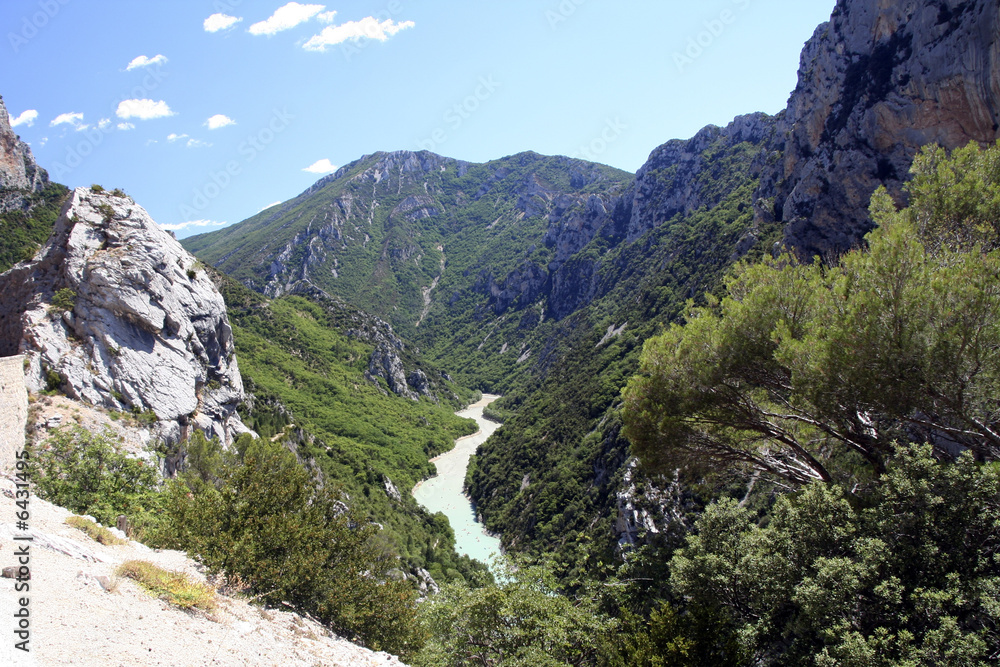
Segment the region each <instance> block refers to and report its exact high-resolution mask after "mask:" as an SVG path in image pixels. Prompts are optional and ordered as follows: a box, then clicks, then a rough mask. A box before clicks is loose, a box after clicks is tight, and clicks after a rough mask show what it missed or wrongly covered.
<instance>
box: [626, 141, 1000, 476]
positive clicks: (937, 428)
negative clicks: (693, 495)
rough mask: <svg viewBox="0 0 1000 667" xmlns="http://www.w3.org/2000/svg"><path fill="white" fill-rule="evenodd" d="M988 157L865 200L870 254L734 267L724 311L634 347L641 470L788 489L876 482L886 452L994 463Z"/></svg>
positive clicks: (928, 172)
mask: <svg viewBox="0 0 1000 667" xmlns="http://www.w3.org/2000/svg"><path fill="white" fill-rule="evenodd" d="M997 153H1000V146H998V147H996V148H994V149H992V150H991V151H989V152H987V153H985V154H983V153H980V151H979V149H978V147H975V146H974V145H973V146H971V147H970V148H967V149H964V150H961V151H958V152H957V154H956V156H955V158H954V161H953V162H952V163H951V164H950V165H948V163H946V165H944V166H943V165H942V164H941V162H940V159H941V158H940V152H939V151H937V150H930V151H927V152H925V153H924V154H923V155H921V156H920V157H918V159H917V160H916V162H915V164H914V167H913V171H914V175H915V178H914V181H913V183H912V184H911V185H910V186H909V188H908V189H909V191H910V194H911V196H912V199H913V204H912V205H911V206H910V207H909V208H907V209H906V210H904V211H900V212H897V211H896V209H895V207H894V206H893V203H892V200H891V199H890V198H889V196H888V195H887V194H886V193H885V191H884V190H881V191H879V192H877V193H876V194H875V196H874V197H873V199H872V214H873V217H874V219H875V220H876V222H878V223H879V227H878V228H877V229H875V230H874V231H873V232H871V233H870V234H869V235H868V237H867V240H868V248H866V249H864V250H857V251H853V252H849V253H847V254H846V255H845V256H844V257H843V258H841V260H840V262H839V263H838V264H837V265H835V266H830V267H824V266H822V265H820V264H819V263H813V264H799V263H797V262H795V261H793V260H792V258H790V257H788V256H782V257H779V258H776V259H772V260H769V261H766V262H762V263H759V264H747V263H743V264H741V265H739V266H738V267H737V269H736V270H735V271H734V272H733V273H732V274H731V275H730V277H729V278H727V280H726V285H725V286H726V295H725V296H724V297H723V298H722V299H721V301H719V300H713V302H712V303H711V304H710V305H709V306H707V307H700V308H699V307H693V306H691V307H689V308H688V310H687V313H686V323H685V324H684V325H679V324H675V325H673V326H672V327H671V328H670V330H669V331H668V332H666V333H665V334H664V335H662V336H659V337H657V338H654V339H652V340H651V341H649V342H647V344H646V346H645V349H644V351H643V357H642V366H641V374H640V375H639V376H638V377H636V378H634V379H633V380H632V381H631V382H630V384H629V387H628V390H627V391H626V393H625V398H626V425H627V433H628V435H629V437H630V438H631V440H632V442H633V443H634V444H635V446H636V451H637V452H638V453H639V455H640V456H642V457H643V459H644V461H645V462H646V463H647V464H649V465H652V466H654V467H657V468H660V469H666V470H672V469H673V468H675V467H678V466H682V467H683V466H696V465H699V464H705V463H709V464H718V463H733V464H740V465H747V466H750V467H753V468H755V469H757V470H759V471H761V472H765V473H767V474H770V475H773V476H775V477H777V478H781V479H783V480H785V481H786V482H788V483H791V484H800V483H803V482H807V481H809V480H813V479H817V480H823V481H831V480H832V479H834V477H835V476H836V475H837V474H838V472H837V470H838V469H839V471H840V473H839V474H847V475H849V476H853V475H856V474H858V471H857V468H858V466H860V465H865V466H867V467H869V468H870V472H871V474H879V473H881V472H882V471H883V470H884V466H885V461H886V459H887V458H888V457H889V456H891V455H892V452H893V446H892V443H893V442H894V441H895V440H897V439H899V440H908V439H912V440H916V441H925V440H926V441H929V442H931V443H932V444H933V445H934V446H935V448H936V449H938V450H939V451H940V453H941V454H942V455H948V454H954V453H956V452H957V451H961V450H963V449H969V450H971V451H973V452H974V453H976V454H977V455H978V456H979V457H981V458H996V457H997V455H998V454H1000V436H998V432H1000V408H998V406H997V403H996V396H997V395H998V393H1000V281H998V280H997V276H998V275H1000V251H996V250H991V251H987V250H988V249H989V248H990V247H992V246H993V245H995V243H996V239H994V238H992V237H990V236H989V233H990V230H991V229H992V228H990V227H987V226H985V224H984V223H983V222H982V220H983V219H984V218H983V214H982V212H981V211H980V208H981V207H980V206H979V205H978V204H977V202H979V201H980V199H982V200H985V201H987V202H991V201H994V200H997V199H1000V169H997V167H996V164H997V158H996V154H997ZM972 162H975V163H976V164H975V165H973V164H969V163H972ZM955 165H961V166H962V167H963V169H962V170H961V171H956V170H955ZM976 165H978V167H977V166H976ZM966 169H968V170H966ZM956 179H958V181H959V182H958V183H955V182H954V181H955V180H956ZM966 181H973V183H974V185H973V187H962V186H963V185H964V184H965V183H966ZM969 197H972V198H973V200H972V201H967V200H968V198H969ZM988 214H989V212H987V214H986V215H987V217H988ZM929 221H933V222H929ZM942 230H946V231H942ZM973 237H975V241H972V240H969V239H972V238H973ZM950 239H956V241H955V242H952V241H951V240H950ZM984 242H985V245H984Z"/></svg>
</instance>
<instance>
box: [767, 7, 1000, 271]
mask: <svg viewBox="0 0 1000 667" xmlns="http://www.w3.org/2000/svg"><path fill="white" fill-rule="evenodd" d="M779 138H780V140H781V142H782V144H783V157H782V159H781V160H780V161H778V162H776V163H775V164H774V166H773V168H772V169H771V170H770V171H769V173H768V174H767V175H766V176H765V177H764V179H763V180H762V186H761V189H760V191H759V192H758V193H757V198H758V199H763V200H765V201H766V202H768V203H769V204H770V205H769V206H765V207H763V209H762V210H761V211H760V212H759V216H758V217H759V218H771V217H773V218H774V219H776V220H778V221H779V222H782V223H783V224H784V226H785V241H786V243H788V244H789V245H791V246H793V247H795V248H797V249H798V250H799V251H800V252H801V253H802V254H803V255H806V256H811V255H813V254H819V255H822V254H824V253H827V252H841V251H844V250H846V249H848V248H851V247H854V246H856V245H857V244H858V243H860V242H861V238H862V236H863V235H864V234H865V233H866V232H868V231H869V230H870V229H871V227H872V223H871V220H870V218H869V217H868V200H869V198H870V197H871V194H872V192H873V191H874V190H875V188H876V187H877V186H878V185H881V184H884V185H886V186H887V187H888V188H889V190H890V192H892V193H893V194H894V195H895V196H896V197H897V198H899V197H901V189H900V186H901V185H902V182H903V181H904V180H905V179H906V176H907V171H908V170H909V168H910V164H911V163H912V161H913V156H914V155H915V154H916V153H917V150H918V149H919V148H920V147H921V146H924V145H926V144H929V143H937V144H940V145H942V146H944V147H946V148H949V149H951V148H956V147H958V146H964V145H965V144H967V143H968V142H970V141H978V142H980V143H992V142H994V141H996V140H997V139H998V138H1000V6H998V5H997V3H996V2H995V1H994V0H935V1H930V0H922V1H920V2H907V3H898V2H876V1H875V0H839V2H838V3H837V6H836V8H835V9H834V11H833V15H832V17H831V19H830V21H829V22H828V23H824V24H823V25H821V26H819V27H818V28H817V29H816V32H815V34H814V35H813V37H812V39H810V40H809V42H808V43H807V44H806V46H805V48H804V49H803V51H802V58H801V64H800V66H799V79H798V85H797V86H796V88H795V90H794V91H793V92H792V95H791V98H790V99H789V101H788V109H787V111H786V113H785V115H784V118H783V119H782V121H781V124H780V127H779Z"/></svg>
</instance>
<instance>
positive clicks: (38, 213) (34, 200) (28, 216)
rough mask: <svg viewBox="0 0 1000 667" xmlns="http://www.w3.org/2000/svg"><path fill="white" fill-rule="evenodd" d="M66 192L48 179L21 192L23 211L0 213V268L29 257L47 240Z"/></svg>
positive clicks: (3, 268)
mask: <svg viewBox="0 0 1000 667" xmlns="http://www.w3.org/2000/svg"><path fill="white" fill-rule="evenodd" d="M68 195H69V190H68V189H67V188H66V186H64V185H59V184H58V183H49V184H48V185H46V186H45V188H44V189H43V190H42V191H41V192H37V193H25V194H24V198H25V201H26V204H27V206H28V207H29V211H28V212H27V213H25V212H24V211H22V210H15V211H8V212H7V213H3V214H0V272H3V271H6V270H7V269H9V268H10V267H12V266H14V265H15V264H17V263H18V262H20V261H23V260H26V259H31V257H32V256H33V255H34V254H35V252H36V251H37V250H38V249H39V248H40V247H41V246H42V244H43V243H45V241H47V240H48V238H49V235H50V234H52V229H53V227H54V226H55V223H56V219H57V218H58V217H59V209H60V208H61V207H62V204H63V202H64V201H65V200H66V197H67V196H68Z"/></svg>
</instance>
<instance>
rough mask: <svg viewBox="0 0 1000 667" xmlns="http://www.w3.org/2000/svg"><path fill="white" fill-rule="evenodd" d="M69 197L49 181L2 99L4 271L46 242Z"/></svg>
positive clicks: (0, 258)
mask: <svg viewBox="0 0 1000 667" xmlns="http://www.w3.org/2000/svg"><path fill="white" fill-rule="evenodd" d="M66 196H67V189H66V188H65V187H64V186H62V185H59V184H58V183H50V182H49V175H48V174H47V173H46V171H45V170H44V169H42V168H41V167H39V166H38V165H37V164H36V163H35V158H34V156H32V154H31V148H30V147H29V146H28V145H27V144H26V143H24V142H23V141H21V139H20V137H18V136H17V134H15V132H14V129H13V128H12V127H11V126H10V115H9V114H8V113H7V107H6V106H4V103H3V98H2V97H0V271H6V270H7V269H9V268H10V267H12V266H13V265H14V264H15V263H17V262H19V261H21V260H22V259H28V258H30V257H31V256H32V255H34V254H35V251H36V250H38V248H39V247H41V245H42V244H43V243H45V240H46V239H48V237H49V234H50V233H51V232H52V227H53V226H54V225H55V221H56V218H57V217H58V215H59V208H60V207H61V206H62V202H63V200H64V199H65V198H66Z"/></svg>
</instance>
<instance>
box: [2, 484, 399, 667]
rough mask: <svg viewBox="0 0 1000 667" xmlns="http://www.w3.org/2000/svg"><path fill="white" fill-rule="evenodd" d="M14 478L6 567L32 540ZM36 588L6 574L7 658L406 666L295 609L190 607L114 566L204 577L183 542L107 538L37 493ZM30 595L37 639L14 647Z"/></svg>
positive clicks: (6, 523) (229, 602)
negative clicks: (18, 618) (18, 617)
mask: <svg viewBox="0 0 1000 667" xmlns="http://www.w3.org/2000/svg"><path fill="white" fill-rule="evenodd" d="M14 491H15V484H14V482H13V481H12V480H10V479H6V478H4V479H0V494H2V495H0V566H3V567H8V566H13V565H16V564H17V558H16V556H15V555H14V551H15V548H16V547H17V546H19V545H22V544H25V543H24V542H18V541H15V540H14V539H13V537H14V536H15V535H22V534H23V533H22V532H21V531H18V530H17V529H16V526H15V521H16V517H15V515H14V513H15V511H17V507H16V506H15V498H14ZM30 514H31V516H30V519H29V522H28V523H29V525H30V530H31V533H32V535H33V537H34V539H33V541H32V542H30V545H31V546H30V568H31V581H30V587H31V588H30V591H29V592H27V593H24V592H17V591H15V586H16V585H17V581H16V580H15V579H10V578H0V616H2V617H3V618H4V619H5V620H4V621H3V624H2V628H0V630H2V631H0V664H9V665H88V666H93V667H98V666H99V667H108V666H113V665H129V666H132V665H185V666H188V665H231V666H234V667H235V666H237V665H310V666H312V665H362V666H375V665H379V666H382V665H384V666H393V665H395V666H399V665H402V663H401V662H400V661H399V660H398V659H397V658H395V657H394V656H391V655H389V654H386V653H375V652H372V651H369V650H367V649H363V648H361V647H359V646H356V645H354V644H352V643H350V642H348V641H346V640H344V639H341V638H339V637H336V636H334V635H332V634H331V633H330V632H329V631H327V630H326V629H324V628H323V627H322V626H321V625H319V624H318V623H315V622H313V621H311V620H310V619H308V618H304V617H302V616H299V615H298V614H295V613H292V612H290V611H285V610H278V609H264V608H262V607H260V606H255V605H254V604H251V603H250V602H249V601H248V600H246V599H243V598H240V597H230V596H225V595H219V597H218V606H217V609H216V610H215V611H213V612H211V613H202V612H197V613H191V612H186V611H182V610H180V609H178V608H176V607H173V606H171V605H169V604H168V603H166V602H164V601H163V600H160V599H157V598H155V597H153V596H151V595H150V594H149V593H147V592H146V591H145V590H143V589H142V588H140V587H139V586H138V584H136V583H135V582H133V581H132V580H130V579H126V578H122V577H118V576H117V575H116V574H115V569H116V568H117V566H118V565H119V564H120V563H122V562H124V561H127V560H133V559H139V560H147V561H150V562H152V563H154V564H156V565H159V566H160V567H163V568H166V569H170V570H178V571H183V572H186V573H187V574H189V575H190V576H191V577H194V578H196V579H198V580H201V581H204V580H205V576H204V574H203V573H202V572H201V570H200V569H199V567H198V565H197V564H196V563H195V562H194V561H192V560H191V559H190V558H188V557H187V556H186V554H184V553H182V552H179V551H166V550H163V551H160V550H152V549H150V548H148V547H146V546H145V545H142V544H140V543H138V542H135V541H131V542H129V543H128V544H126V545H118V546H104V545H101V544H98V543H97V542H95V541H93V540H92V539H91V538H89V537H88V536H87V535H85V534H84V533H83V532H81V531H79V530H77V529H75V528H72V527H70V526H68V525H66V524H65V519H66V518H67V517H69V516H72V513H71V512H69V511H68V510H65V509H63V508H61V507H57V506H55V505H53V504H51V503H48V502H46V501H44V500H41V499H40V498H37V497H32V498H31V499H30ZM24 596H27V597H28V598H29V599H30V603H29V605H28V608H29V611H30V619H31V625H30V628H31V629H30V632H31V636H30V648H31V652H30V653H28V654H23V653H22V652H21V651H17V650H15V649H14V643H15V641H17V640H16V639H15V638H14V635H13V634H12V632H11V630H12V629H13V628H12V622H11V620H10V619H12V618H14V613H15V611H16V610H17V608H18V606H19V605H18V600H19V598H21V597H24Z"/></svg>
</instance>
